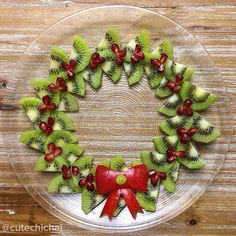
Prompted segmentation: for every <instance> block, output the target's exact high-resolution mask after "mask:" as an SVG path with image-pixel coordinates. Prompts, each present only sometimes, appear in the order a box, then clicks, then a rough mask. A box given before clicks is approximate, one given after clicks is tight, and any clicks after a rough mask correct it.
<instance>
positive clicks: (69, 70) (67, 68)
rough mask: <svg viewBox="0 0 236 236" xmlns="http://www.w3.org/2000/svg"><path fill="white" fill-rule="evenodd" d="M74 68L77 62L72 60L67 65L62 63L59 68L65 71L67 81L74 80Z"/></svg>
mask: <svg viewBox="0 0 236 236" xmlns="http://www.w3.org/2000/svg"><path fill="white" fill-rule="evenodd" d="M76 66H77V62H76V61H75V60H73V59H71V60H70V62H69V63H66V62H62V64H61V67H62V69H63V70H65V71H66V74H67V77H68V79H70V80H73V79H74V78H75V73H74V70H75V67H76Z"/></svg>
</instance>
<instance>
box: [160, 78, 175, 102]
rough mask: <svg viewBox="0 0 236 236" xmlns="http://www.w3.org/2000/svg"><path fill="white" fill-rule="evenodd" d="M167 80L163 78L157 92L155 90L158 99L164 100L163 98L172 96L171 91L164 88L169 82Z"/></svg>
mask: <svg viewBox="0 0 236 236" xmlns="http://www.w3.org/2000/svg"><path fill="white" fill-rule="evenodd" d="M169 80H173V81H175V79H173V77H172V79H169ZM169 80H168V79H166V78H165V77H163V78H162V80H161V82H160V84H159V86H158V88H157V90H156V96H157V97H160V98H164V97H168V96H170V95H171V94H172V91H171V90H170V89H169V88H167V87H166V84H167V83H168V81H169Z"/></svg>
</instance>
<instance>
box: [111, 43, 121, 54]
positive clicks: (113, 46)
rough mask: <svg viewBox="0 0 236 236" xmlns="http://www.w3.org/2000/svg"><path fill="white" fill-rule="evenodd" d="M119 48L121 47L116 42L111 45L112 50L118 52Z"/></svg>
mask: <svg viewBox="0 0 236 236" xmlns="http://www.w3.org/2000/svg"><path fill="white" fill-rule="evenodd" d="M119 49H120V47H119V45H118V44H116V43H114V44H112V45H111V50H112V52H114V53H117V52H118V51H119Z"/></svg>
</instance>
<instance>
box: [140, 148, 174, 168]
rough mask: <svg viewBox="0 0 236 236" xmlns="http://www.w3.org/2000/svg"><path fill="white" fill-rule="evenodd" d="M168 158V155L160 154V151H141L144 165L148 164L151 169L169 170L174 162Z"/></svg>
mask: <svg viewBox="0 0 236 236" xmlns="http://www.w3.org/2000/svg"><path fill="white" fill-rule="evenodd" d="M166 160H167V157H166V155H164V154H160V153H158V152H149V151H142V152H141V161H142V163H143V164H144V165H146V166H147V168H148V169H149V170H155V171H161V172H167V171H169V170H170V169H171V168H172V167H173V165H174V163H173V162H172V163H168V162H167V161H166Z"/></svg>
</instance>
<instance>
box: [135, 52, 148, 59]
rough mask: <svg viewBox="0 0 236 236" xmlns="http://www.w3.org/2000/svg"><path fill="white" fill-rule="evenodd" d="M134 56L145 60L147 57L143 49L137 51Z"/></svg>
mask: <svg viewBox="0 0 236 236" xmlns="http://www.w3.org/2000/svg"><path fill="white" fill-rule="evenodd" d="M134 56H135V57H136V58H138V59H139V60H143V59H144V58H145V56H144V53H143V52H142V51H140V52H137V53H135V54H134Z"/></svg>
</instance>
